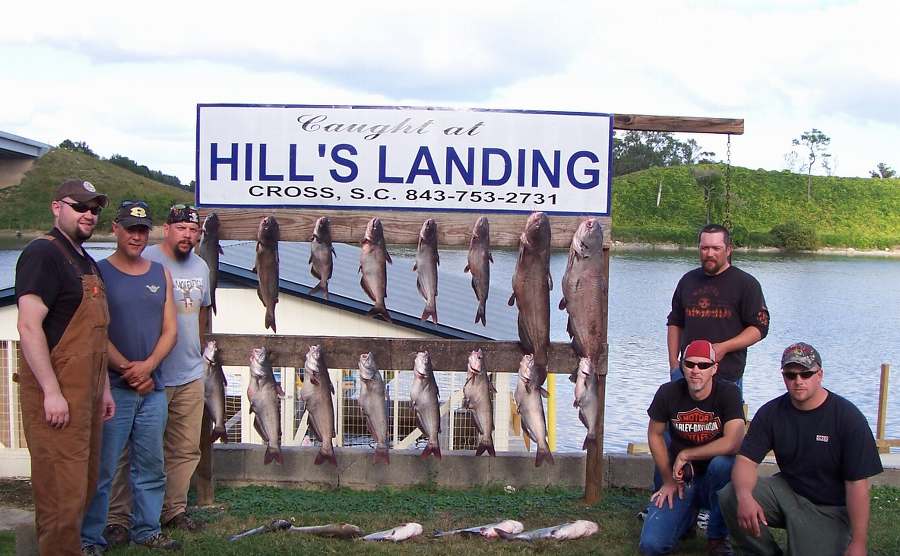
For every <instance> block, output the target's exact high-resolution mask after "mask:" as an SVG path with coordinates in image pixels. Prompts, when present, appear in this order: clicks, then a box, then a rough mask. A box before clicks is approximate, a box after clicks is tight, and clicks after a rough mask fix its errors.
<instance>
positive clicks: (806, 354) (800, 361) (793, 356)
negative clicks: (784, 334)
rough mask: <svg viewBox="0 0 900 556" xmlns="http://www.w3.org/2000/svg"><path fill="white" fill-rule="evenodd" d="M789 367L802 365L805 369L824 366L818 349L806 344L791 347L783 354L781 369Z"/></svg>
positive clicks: (799, 343)
mask: <svg viewBox="0 0 900 556" xmlns="http://www.w3.org/2000/svg"><path fill="white" fill-rule="evenodd" d="M788 365H800V366H801V367H803V368H804V369H810V368H812V367H816V366H818V367H821V366H822V356H821V355H819V352H818V351H816V348H814V347H812V346H811V345H809V344H807V343H805V342H797V343H796V344H791V345H789V346H788V347H787V348H786V349H785V350H784V353H782V354H781V368H782V369H783V368H785V367H786V366H788Z"/></svg>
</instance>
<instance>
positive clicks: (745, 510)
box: [720, 342, 882, 556]
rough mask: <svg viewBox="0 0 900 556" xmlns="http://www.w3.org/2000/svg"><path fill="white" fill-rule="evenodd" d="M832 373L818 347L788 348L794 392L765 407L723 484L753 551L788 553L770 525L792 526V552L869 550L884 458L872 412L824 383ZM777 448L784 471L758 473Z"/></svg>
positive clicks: (727, 508) (730, 510) (742, 544)
mask: <svg viewBox="0 0 900 556" xmlns="http://www.w3.org/2000/svg"><path fill="white" fill-rule="evenodd" d="M824 372H825V371H823V370H822V358H821V357H820V356H819V352H818V351H816V349H815V348H814V347H812V346H811V345H809V344H804V343H802V342H801V343H797V344H793V345H791V346H788V348H787V349H786V350H784V353H783V354H782V356H781V374H782V376H783V377H784V385H785V387H786V388H787V393H786V394H783V395H782V396H780V397H778V398H775V399H774V400H772V401H770V402H768V403H766V404H765V405H764V406H762V407H761V408H759V411H758V412H757V413H756V415H755V416H754V417H753V421H752V422H751V423H750V430H749V431H748V432H747V438H745V439H744V444H743V445H742V446H741V450H740V452H739V454H738V456H737V461H736V462H735V465H734V471H733V474H732V485H730V486H729V487H728V488H726V489H723V490H722V493H721V496H720V498H721V504H722V511H723V513H724V514H725V520H726V521H727V522H728V526H729V528H730V529H731V534H732V536H733V537H734V540H735V543H736V544H737V545H738V547H739V548H741V549H742V550H744V551H745V552H747V553H749V554H781V549H780V548H779V547H778V544H777V543H776V542H775V540H774V539H773V538H772V535H771V533H770V532H769V527H778V528H783V529H787V542H788V544H789V545H790V553H791V554H816V555H817V556H819V555H822V556H824V555H829V554H848V555H856V554H865V553H866V541H867V535H868V527H869V477H871V476H873V475H877V474H878V473H881V471H882V467H881V459H880V458H879V456H878V450H877V449H876V447H875V439H874V438H873V437H872V430H871V429H870V428H869V423H868V422H867V421H866V418H865V417H863V414H862V413H861V412H860V411H859V409H857V408H856V406H855V405H853V404H852V403H850V402H849V401H847V400H845V399H844V398H842V397H840V396H838V395H837V394H835V393H833V392H829V391H828V390H826V389H825V388H823V387H822V377H823V374H824ZM769 450H774V452H775V460H776V461H777V462H778V468H779V470H780V473H778V474H777V475H775V476H773V477H764V478H759V479H757V475H756V467H757V466H758V465H759V463H760V462H761V461H762V460H763V458H764V457H765V456H766V454H767V453H768V452H769Z"/></svg>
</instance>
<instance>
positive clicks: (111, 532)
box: [103, 523, 129, 548]
mask: <svg viewBox="0 0 900 556" xmlns="http://www.w3.org/2000/svg"><path fill="white" fill-rule="evenodd" d="M103 538H104V539H106V545H107V546H108V547H109V548H113V547H116V546H122V545H123V544H128V541H129V535H128V529H126V528H125V527H123V526H121V525H119V524H117V523H114V524H112V525H107V526H106V529H104V530H103Z"/></svg>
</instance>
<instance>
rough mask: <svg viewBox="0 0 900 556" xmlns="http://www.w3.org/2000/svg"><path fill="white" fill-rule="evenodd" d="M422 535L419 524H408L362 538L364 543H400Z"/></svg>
mask: <svg viewBox="0 0 900 556" xmlns="http://www.w3.org/2000/svg"><path fill="white" fill-rule="evenodd" d="M421 534H422V526H421V525H419V524H418V523H406V524H404V525H400V526H399V527H394V528H393V529H388V530H387V531H379V532H377V533H372V534H371V535H366V536H365V537H363V538H362V540H364V541H393V542H400V541H405V540H406V539H411V538H413V537H418V536H419V535H421Z"/></svg>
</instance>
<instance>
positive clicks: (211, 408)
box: [203, 340, 228, 443]
mask: <svg viewBox="0 0 900 556" xmlns="http://www.w3.org/2000/svg"><path fill="white" fill-rule="evenodd" d="M218 353H219V345H218V344H217V343H216V341H215V340H210V341H208V342H206V348H205V349H204V350H203V367H204V370H203V376H204V379H203V390H204V392H203V393H204V396H203V398H204V403H203V406H204V410H205V415H206V416H205V418H206V419H209V420H210V421H212V428H211V429H210V432H209V441H210V443H212V442H215V441H216V440H218V439H220V438H221V439H222V442H228V433H227V432H225V386H227V385H228V383H227V382H226V381H225V373H223V372H222V363H220V362H219V360H218Z"/></svg>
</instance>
